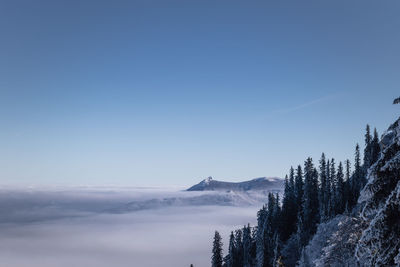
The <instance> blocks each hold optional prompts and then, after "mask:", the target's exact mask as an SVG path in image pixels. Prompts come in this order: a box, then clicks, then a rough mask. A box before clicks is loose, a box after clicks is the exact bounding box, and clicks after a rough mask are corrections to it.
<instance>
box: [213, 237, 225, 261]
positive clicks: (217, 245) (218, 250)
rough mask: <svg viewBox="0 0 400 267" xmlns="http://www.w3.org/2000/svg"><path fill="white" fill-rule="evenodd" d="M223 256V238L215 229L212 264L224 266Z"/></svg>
mask: <svg viewBox="0 0 400 267" xmlns="http://www.w3.org/2000/svg"><path fill="white" fill-rule="evenodd" d="M222 263H223V256H222V238H221V235H220V234H219V233H218V231H215V235H214V243H213V249H212V257H211V266H212V267H222Z"/></svg>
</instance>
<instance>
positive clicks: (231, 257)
mask: <svg viewBox="0 0 400 267" xmlns="http://www.w3.org/2000/svg"><path fill="white" fill-rule="evenodd" d="M235 252H236V248H235V236H234V235H233V232H231V235H230V236H229V248H228V255H227V259H226V260H225V262H226V266H227V267H234V266H235V258H236V255H235Z"/></svg>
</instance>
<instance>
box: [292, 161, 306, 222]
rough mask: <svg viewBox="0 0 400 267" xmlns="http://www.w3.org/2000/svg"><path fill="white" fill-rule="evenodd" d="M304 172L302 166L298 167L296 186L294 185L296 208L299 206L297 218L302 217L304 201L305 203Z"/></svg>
mask: <svg viewBox="0 0 400 267" xmlns="http://www.w3.org/2000/svg"><path fill="white" fill-rule="evenodd" d="M303 186H304V184H303V171H302V169H301V166H300V165H299V166H297V171H296V177H295V184H294V192H295V198H296V206H297V216H301V214H302V210H303V208H302V201H303Z"/></svg>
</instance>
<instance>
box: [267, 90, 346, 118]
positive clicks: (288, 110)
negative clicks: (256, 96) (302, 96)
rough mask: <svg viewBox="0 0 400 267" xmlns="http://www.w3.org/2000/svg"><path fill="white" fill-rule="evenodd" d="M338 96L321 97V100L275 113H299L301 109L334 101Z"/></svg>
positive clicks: (277, 110) (275, 111)
mask: <svg viewBox="0 0 400 267" xmlns="http://www.w3.org/2000/svg"><path fill="white" fill-rule="evenodd" d="M338 96H339V95H338V94H334V95H327V96H324V97H320V98H317V99H314V100H312V101H309V102H305V103H302V104H299V105H295V106H292V107H287V108H282V109H276V110H274V111H273V112H274V113H283V114H287V113H291V112H294V111H298V110H301V109H304V108H308V107H311V106H313V105H316V104H319V103H321V102H324V101H328V100H330V99H333V98H337V97H338Z"/></svg>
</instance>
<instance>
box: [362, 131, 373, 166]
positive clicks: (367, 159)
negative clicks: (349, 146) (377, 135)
mask: <svg viewBox="0 0 400 267" xmlns="http://www.w3.org/2000/svg"><path fill="white" fill-rule="evenodd" d="M371 142H372V136H371V132H370V128H369V125H368V124H367V127H366V129H365V148H364V168H365V169H368V168H369V166H371V164H372V146H371Z"/></svg>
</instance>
